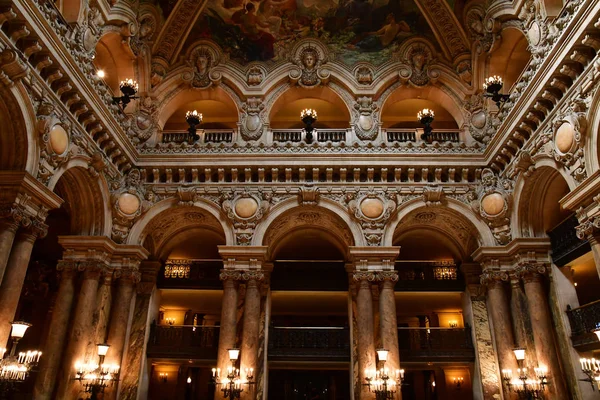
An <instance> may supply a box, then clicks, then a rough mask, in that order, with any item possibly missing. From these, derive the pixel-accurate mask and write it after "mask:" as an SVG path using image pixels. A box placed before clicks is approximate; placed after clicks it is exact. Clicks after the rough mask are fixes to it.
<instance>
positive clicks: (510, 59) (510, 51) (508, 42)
mask: <svg viewBox="0 0 600 400" xmlns="http://www.w3.org/2000/svg"><path fill="white" fill-rule="evenodd" d="M501 36H502V40H501V43H500V46H499V47H498V48H497V49H496V50H495V51H494V52H493V53H492V55H491V57H490V58H489V60H488V64H487V66H488V68H487V69H488V74H487V75H488V76H492V75H498V76H500V77H502V79H503V81H504V88H503V92H504V93H509V92H510V89H511V88H512V86H513V85H514V84H515V83H516V82H517V80H518V79H519V77H520V76H521V74H522V73H523V71H524V70H525V68H526V67H527V65H528V64H529V60H530V59H531V53H530V52H529V50H528V49H527V48H528V46H529V42H528V41H527V38H526V37H525V35H524V34H523V32H521V31H520V30H518V29H516V28H507V29H505V30H503V31H502V33H501Z"/></svg>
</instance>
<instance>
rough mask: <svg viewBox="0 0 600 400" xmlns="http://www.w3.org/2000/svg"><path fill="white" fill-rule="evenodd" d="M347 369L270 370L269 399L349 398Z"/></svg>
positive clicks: (323, 399)
mask: <svg viewBox="0 0 600 400" xmlns="http://www.w3.org/2000/svg"><path fill="white" fill-rule="evenodd" d="M348 374H349V372H348V371H347V370H289V369H275V370H273V369H272V370H270V371H269V400H348V399H349V398H350V377H349V375H348Z"/></svg>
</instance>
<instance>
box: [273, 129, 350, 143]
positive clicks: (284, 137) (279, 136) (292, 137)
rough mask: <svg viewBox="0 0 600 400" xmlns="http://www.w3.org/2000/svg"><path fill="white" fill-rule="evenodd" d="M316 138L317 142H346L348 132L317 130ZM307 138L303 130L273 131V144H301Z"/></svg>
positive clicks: (342, 130) (343, 130) (341, 130)
mask: <svg viewBox="0 0 600 400" xmlns="http://www.w3.org/2000/svg"><path fill="white" fill-rule="evenodd" d="M315 134H316V135H315V136H316V141H317V142H321V143H323V142H336V143H337V142H345V141H346V134H347V132H346V130H345V129H315ZM304 138H305V133H304V130H303V129H274V130H273V142H277V143H286V142H294V143H295V142H301V141H302V140H304Z"/></svg>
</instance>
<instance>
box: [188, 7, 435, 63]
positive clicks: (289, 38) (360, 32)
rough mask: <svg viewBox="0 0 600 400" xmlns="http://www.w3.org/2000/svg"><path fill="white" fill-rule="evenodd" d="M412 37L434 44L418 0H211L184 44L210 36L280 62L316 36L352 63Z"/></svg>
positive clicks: (243, 59)
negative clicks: (296, 44)
mask: <svg viewBox="0 0 600 400" xmlns="http://www.w3.org/2000/svg"><path fill="white" fill-rule="evenodd" d="M414 36H421V37H426V38H428V39H430V40H432V41H433V42H434V43H435V40H434V35H433V32H432V31H431V28H430V27H429V25H428V24H427V21H426V20H425V17H424V16H423V14H422V13H421V11H420V10H419V8H418V6H417V5H416V4H415V2H414V0H374V1H372V2H371V1H369V0H339V1H338V0H328V1H315V0H261V1H242V0H208V4H207V6H206V8H205V10H204V12H203V15H201V17H200V18H198V20H197V21H196V23H195V25H194V28H193V29H192V31H191V32H190V34H189V36H188V38H187V40H186V44H185V45H184V48H185V47H187V46H191V45H193V43H194V42H196V41H198V40H200V39H212V40H214V41H216V42H217V44H219V46H221V47H222V48H223V49H224V50H225V51H226V52H227V53H229V55H230V57H231V58H232V59H233V60H235V61H237V62H239V63H241V64H245V63H248V62H251V61H266V62H269V61H272V62H278V61H281V60H285V59H287V58H288V55H289V50H290V49H291V47H292V46H293V45H294V43H295V42H296V41H298V40H299V39H302V38H305V37H315V38H319V39H321V40H322V41H324V42H325V43H327V45H328V46H329V48H330V49H331V50H332V53H335V54H337V56H338V58H339V59H341V60H342V61H343V62H344V63H346V64H348V65H354V64H356V63H357V62H361V61H363V62H364V61H366V62H370V63H372V64H374V65H379V64H381V63H383V62H385V61H387V60H389V59H390V57H391V56H392V54H393V53H394V52H395V51H396V50H397V49H398V46H399V45H400V44H401V43H402V42H403V41H404V40H405V39H407V38H409V37H414Z"/></svg>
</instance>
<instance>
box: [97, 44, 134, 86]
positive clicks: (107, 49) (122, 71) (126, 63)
mask: <svg viewBox="0 0 600 400" xmlns="http://www.w3.org/2000/svg"><path fill="white" fill-rule="evenodd" d="M125 46H126V45H125V44H124V43H123V37H122V36H121V35H120V34H119V33H117V32H108V33H107V34H105V35H104V36H102V37H101V38H100V41H99V42H98V44H97V45H96V56H95V57H94V66H95V67H96V69H97V70H98V71H102V72H103V73H104V78H103V79H104V82H106V84H107V85H108V86H109V87H110V88H111V89H112V91H113V93H115V94H118V95H120V92H119V83H120V82H121V81H123V80H125V79H135V69H134V58H133V55H132V54H131V52H130V51H128V49H127V48H126V47H125Z"/></svg>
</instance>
